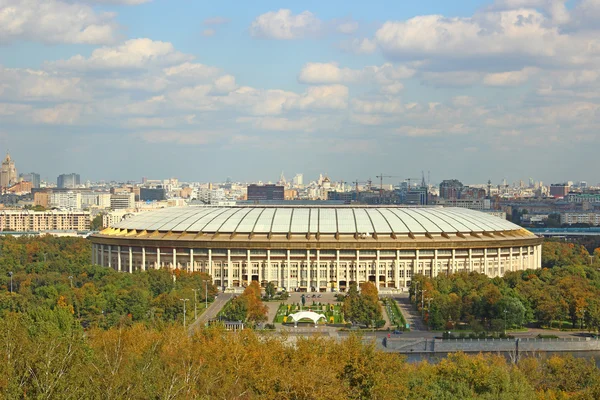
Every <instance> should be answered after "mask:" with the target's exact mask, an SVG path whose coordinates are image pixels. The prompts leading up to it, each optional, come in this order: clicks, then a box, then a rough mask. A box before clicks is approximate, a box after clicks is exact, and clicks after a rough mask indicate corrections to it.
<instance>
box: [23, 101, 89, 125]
mask: <svg viewBox="0 0 600 400" xmlns="http://www.w3.org/2000/svg"><path fill="white" fill-rule="evenodd" d="M82 111H83V106H82V105H81V104H72V103H66V104H58V105H56V106H54V107H49V108H41V109H37V110H35V111H33V120H34V121H35V122H38V123H41V124H49V125H73V124H75V123H77V122H78V121H79V119H80V117H81V113H82Z"/></svg>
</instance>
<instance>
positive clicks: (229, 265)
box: [227, 249, 241, 287]
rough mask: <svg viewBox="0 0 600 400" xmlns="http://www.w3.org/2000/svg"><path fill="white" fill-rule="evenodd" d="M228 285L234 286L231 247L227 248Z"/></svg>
mask: <svg viewBox="0 0 600 400" xmlns="http://www.w3.org/2000/svg"><path fill="white" fill-rule="evenodd" d="M240 280H241V276H240ZM227 287H233V267H232V265H231V249H227Z"/></svg>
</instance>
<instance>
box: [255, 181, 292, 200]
mask: <svg viewBox="0 0 600 400" xmlns="http://www.w3.org/2000/svg"><path fill="white" fill-rule="evenodd" d="M248 200H250V201H260V200H284V188H283V186H277V185H249V186H248Z"/></svg>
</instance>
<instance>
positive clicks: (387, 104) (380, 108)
mask: <svg viewBox="0 0 600 400" xmlns="http://www.w3.org/2000/svg"><path fill="white" fill-rule="evenodd" d="M352 109H353V110H354V111H356V112H359V113H365V114H399V113H401V112H403V111H404V107H403V106H402V102H401V101H400V100H397V99H386V100H359V99H353V100H352Z"/></svg>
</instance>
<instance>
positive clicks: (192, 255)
mask: <svg viewBox="0 0 600 400" xmlns="http://www.w3.org/2000/svg"><path fill="white" fill-rule="evenodd" d="M190 268H191V271H192V272H196V265H195V264H194V249H190Z"/></svg>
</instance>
